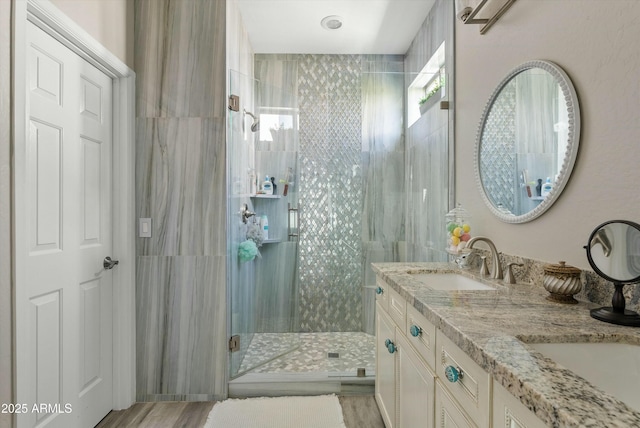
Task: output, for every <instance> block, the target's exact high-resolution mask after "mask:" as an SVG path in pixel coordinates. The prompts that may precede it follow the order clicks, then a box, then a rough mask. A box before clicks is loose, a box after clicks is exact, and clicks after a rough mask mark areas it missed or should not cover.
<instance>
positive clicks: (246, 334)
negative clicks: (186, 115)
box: [227, 54, 448, 396]
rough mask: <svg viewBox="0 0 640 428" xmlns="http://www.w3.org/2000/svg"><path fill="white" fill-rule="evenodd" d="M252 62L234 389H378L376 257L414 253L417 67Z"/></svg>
mask: <svg viewBox="0 0 640 428" xmlns="http://www.w3.org/2000/svg"><path fill="white" fill-rule="evenodd" d="M254 68H255V70H254V74H255V76H254V77H252V76H246V75H243V74H241V73H239V72H236V71H231V72H230V76H229V90H230V94H232V95H233V96H234V97H232V98H233V100H232V101H230V112H229V122H228V125H227V126H228V129H227V130H228V137H227V144H228V147H227V153H228V156H227V157H228V159H227V171H228V201H227V202H228V216H227V217H228V225H227V226H228V240H227V246H228V248H227V251H228V254H229V257H228V296H229V305H228V307H229V313H228V323H229V326H230V336H231V339H230V349H231V352H230V358H229V377H230V382H229V393H230V395H232V396H233V395H243V396H247V395H253V394H260V395H262V394H265V391H267V392H271V393H274V394H277V393H279V392H280V393H281V392H282V391H286V392H287V393H298V392H300V393H304V392H306V393H308V392H309V391H311V390H310V389H309V386H308V382H314V387H313V389H312V391H322V392H342V393H345V392H347V393H348V392H349V391H353V392H360V391H368V390H370V391H373V381H374V377H375V343H374V331H375V322H374V319H375V318H374V308H375V276H374V274H373V272H372V270H371V268H370V264H371V263H374V262H394V261H401V260H404V256H405V253H406V243H405V241H406V238H405V222H406V221H407V220H408V218H409V217H407V215H406V213H405V207H406V206H407V201H406V198H407V195H406V192H405V188H406V186H407V181H406V180H407V177H406V174H405V165H406V159H405V158H406V157H407V150H409V149H410V148H407V147H406V141H405V111H406V108H405V107H406V85H407V82H411V81H412V80H414V78H415V75H414V76H409V75H408V74H406V73H404V71H403V69H404V58H403V56H394V55H302V54H296V55H284V54H274V55H256V56H255V64H254ZM236 97H237V98H236ZM445 117H446V112H445ZM444 121H445V123H446V119H445V120H444ZM446 140H447V136H446V133H445V135H444V141H445V147H446ZM272 178H273V180H272ZM443 179H444V180H445V181H446V179H447V175H446V173H445V176H444V177H443ZM265 181H268V182H272V183H273V184H275V186H274V188H275V191H274V192H273V194H264V193H261V192H262V190H261V185H262V183H264V182H265ZM409 183H411V182H409ZM443 195H444V202H443V203H442V204H441V205H443V206H442V207H440V208H439V209H440V210H444V212H446V210H447V209H448V200H447V193H446V192H444V194H443ZM265 218H266V219H267V223H268V236H264V223H265ZM409 219H410V218H409ZM248 241H249V242H248ZM254 244H255V246H257V252H258V254H256V255H255V257H254V256H253V254H254V253H255V250H253V247H254ZM267 385H268V386H267ZM278 385H279V386H278Z"/></svg>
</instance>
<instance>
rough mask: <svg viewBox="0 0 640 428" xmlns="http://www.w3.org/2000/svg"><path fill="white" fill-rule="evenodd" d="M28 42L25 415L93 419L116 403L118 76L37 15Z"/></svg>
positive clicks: (20, 393) (22, 335)
mask: <svg viewBox="0 0 640 428" xmlns="http://www.w3.org/2000/svg"><path fill="white" fill-rule="evenodd" d="M27 51H28V52H27V62H28V64H27V70H28V76H27V88H26V89H27V111H26V117H27V124H26V126H27V139H26V141H25V144H26V145H27V164H26V169H25V173H24V177H23V178H24V180H25V189H26V192H25V194H24V195H16V198H24V199H23V200H24V206H25V209H26V215H25V221H27V222H28V228H27V229H28V233H27V235H28V236H24V237H20V236H18V237H17V239H25V240H27V241H28V242H27V246H26V250H27V251H26V253H27V254H24V260H25V269H23V270H22V271H23V272H24V276H23V277H22V278H18V279H17V281H16V284H17V288H19V289H20V291H19V292H17V293H16V294H17V296H18V297H17V302H16V311H17V314H16V323H17V325H16V332H17V334H16V349H17V365H18V366H20V365H26V366H27V367H26V368H25V367H23V368H22V370H21V369H20V367H18V373H19V376H18V379H17V399H18V402H20V403H25V404H26V405H27V408H28V411H27V412H26V413H25V414H21V415H19V416H18V423H19V426H28V427H32V426H36V425H37V426H51V427H54V426H55V427H58V426H60V427H92V426H94V425H95V424H97V423H98V422H99V421H100V419H101V418H102V417H104V415H106V414H107V413H108V412H109V411H110V410H111V409H112V403H113V396H112V389H113V381H112V371H113V368H112V358H113V357H112V353H113V352H112V317H113V315H112V314H113V307H112V285H113V284H112V273H111V271H110V270H106V269H104V268H103V259H104V258H105V257H106V256H111V251H112V230H111V229H112V225H111V198H112V196H111V129H112V125H111V123H112V82H111V79H110V78H109V77H107V76H106V75H105V74H103V73H102V72H100V71H99V70H98V69H96V68H95V67H94V66H92V65H90V64H89V63H88V62H86V61H85V60H83V59H81V58H80V57H79V56H78V55H76V54H75V53H73V52H72V51H71V50H69V49H68V48H66V47H65V46H63V45H62V44H61V43H59V42H58V41H56V40H55V39H53V38H52V37H51V36H49V35H48V34H46V33H45V32H43V31H42V30H40V29H39V28H37V27H36V26H35V25H33V24H32V23H28V24H27ZM20 178H21V177H18V179H20ZM21 374H22V375H21ZM34 406H35V407H34Z"/></svg>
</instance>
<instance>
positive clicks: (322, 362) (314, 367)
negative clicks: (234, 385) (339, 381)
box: [240, 332, 376, 377]
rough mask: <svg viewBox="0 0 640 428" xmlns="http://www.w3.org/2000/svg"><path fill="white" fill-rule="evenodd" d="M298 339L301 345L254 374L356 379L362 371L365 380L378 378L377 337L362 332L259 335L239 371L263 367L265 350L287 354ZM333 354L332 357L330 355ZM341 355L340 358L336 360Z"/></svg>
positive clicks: (257, 369)
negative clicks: (373, 377)
mask: <svg viewBox="0 0 640 428" xmlns="http://www.w3.org/2000/svg"><path fill="white" fill-rule="evenodd" d="M296 336H299V337H300V339H299V341H300V346H299V347H298V348H297V349H295V350H293V351H291V352H289V353H287V354H284V355H282V356H281V357H278V358H276V359H274V360H273V361H270V362H268V363H266V364H263V365H261V366H258V367H256V368H255V369H254V370H252V371H251V373H327V376H356V375H357V371H358V369H359V368H364V369H365V370H366V377H370V376H374V375H375V364H376V361H375V336H373V335H371V334H367V333H362V332H330V333H299V334H297V333H256V334H255V335H254V337H253V340H252V341H251V344H250V345H249V349H248V350H247V353H246V355H245V357H244V359H243V361H242V365H241V367H240V372H241V373H242V372H244V371H246V370H248V369H250V368H251V367H253V366H255V365H257V364H260V363H261V362H262V361H263V360H264V353H265V349H269V350H270V351H269V352H270V353H271V354H274V355H275V354H277V353H276V352H275V349H278V348H280V349H282V350H283V351H285V350H286V349H288V348H290V347H291V345H292V343H295V341H296ZM330 354H332V355H330ZM335 354H338V357H337V358H336V357H335Z"/></svg>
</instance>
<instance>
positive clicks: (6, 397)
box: [0, 1, 13, 428]
mask: <svg viewBox="0 0 640 428" xmlns="http://www.w3.org/2000/svg"><path fill="white" fill-rule="evenodd" d="M10 59H11V2H8V1H0V403H11V402H12V399H11V391H12V387H13V382H12V379H11V376H12V373H13V372H12V370H11V369H12V361H11V359H12V353H11V351H12V343H11V332H12V329H13V325H12V323H11V320H12V312H11V306H12V305H11V303H12V300H13V299H12V296H11V265H12V262H11V204H10V201H11V157H10V141H11V140H10V138H11V126H10V123H11V111H10V102H11V98H10V97H11V93H10V90H11V85H9V81H10V66H11V61H10ZM10 426H11V415H9V414H3V413H0V427H1V428H5V427H7V428H8V427H10Z"/></svg>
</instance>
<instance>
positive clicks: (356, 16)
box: [236, 0, 435, 54]
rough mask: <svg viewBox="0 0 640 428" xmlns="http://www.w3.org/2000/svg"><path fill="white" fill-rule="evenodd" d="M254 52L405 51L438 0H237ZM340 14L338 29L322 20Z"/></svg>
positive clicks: (373, 52)
mask: <svg viewBox="0 0 640 428" xmlns="http://www.w3.org/2000/svg"><path fill="white" fill-rule="evenodd" d="M236 1H237V4H238V7H239V9H240V12H241V14H242V19H243V21H244V25H245V28H246V30H247V33H248V34H249V39H250V41H251V45H252V47H253V49H254V51H255V53H309V54H405V53H406V52H407V49H408V48H409V46H410V44H411V41H412V40H413V38H414V37H415V35H416V33H417V32H418V29H419V28H420V26H421V25H422V23H423V22H424V20H425V18H426V16H427V14H428V13H429V10H430V9H431V6H433V3H434V2H435V0H236ZM328 15H339V16H340V17H342V18H343V19H342V21H343V25H342V27H341V28H339V29H337V30H326V29H324V28H322V27H321V26H320V21H322V19H323V18H324V17H326V16H328Z"/></svg>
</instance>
